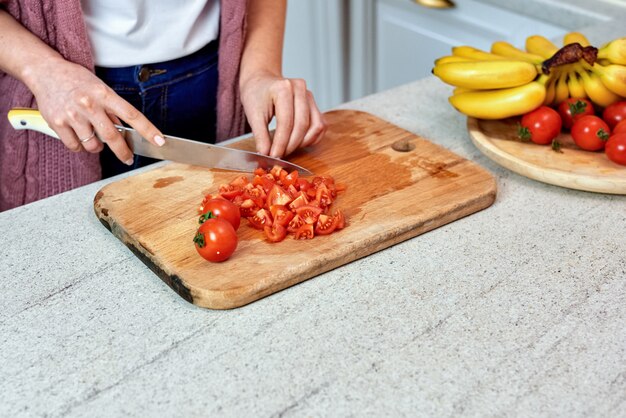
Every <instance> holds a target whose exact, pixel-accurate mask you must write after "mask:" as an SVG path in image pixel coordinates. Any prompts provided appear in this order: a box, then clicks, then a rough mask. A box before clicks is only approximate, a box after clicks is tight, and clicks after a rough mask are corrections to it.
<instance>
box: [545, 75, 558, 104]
mask: <svg viewBox="0 0 626 418" xmlns="http://www.w3.org/2000/svg"><path fill="white" fill-rule="evenodd" d="M557 80H558V79H557V77H556V76H555V73H552V74H550V76H549V78H548V80H547V81H546V96H545V97H544V99H543V104H544V105H546V106H552V104H553V103H554V98H555V97H556V82H557Z"/></svg>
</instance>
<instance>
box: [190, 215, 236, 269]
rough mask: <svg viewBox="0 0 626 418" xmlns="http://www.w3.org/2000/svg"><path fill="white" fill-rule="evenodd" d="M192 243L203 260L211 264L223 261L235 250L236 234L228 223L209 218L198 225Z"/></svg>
mask: <svg viewBox="0 0 626 418" xmlns="http://www.w3.org/2000/svg"><path fill="white" fill-rule="evenodd" d="M193 242H194V244H195V247H196V251H198V254H200V255H201V256H202V257H203V258H205V259H207V260H209V261H213V262H219V261H225V260H228V259H229V258H230V256H231V255H232V254H233V252H235V249H236V248H237V233H236V232H235V228H233V226H232V225H231V224H230V223H229V222H228V221H225V220H223V219H220V218H210V219H207V220H206V221H205V222H204V223H203V224H202V225H200V228H198V231H197V232H196V235H195V236H194V238H193Z"/></svg>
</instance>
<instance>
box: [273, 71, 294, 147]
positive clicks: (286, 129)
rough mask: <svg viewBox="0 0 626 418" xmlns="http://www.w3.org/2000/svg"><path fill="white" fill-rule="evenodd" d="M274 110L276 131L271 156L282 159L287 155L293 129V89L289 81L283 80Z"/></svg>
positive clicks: (277, 93)
mask: <svg viewBox="0 0 626 418" xmlns="http://www.w3.org/2000/svg"><path fill="white" fill-rule="evenodd" d="M275 97H276V98H275V101H274V109H275V114H276V131H275V132H274V140H273V141H272V148H271V149H270V156H271V157H274V158H281V157H282V156H283V155H285V150H286V149H287V144H288V143H289V137H290V136H291V130H292V129H293V112H294V109H293V99H294V97H293V88H292V86H291V82H290V81H289V80H282V81H281V82H280V84H279V87H278V88H277V91H276V96H275Z"/></svg>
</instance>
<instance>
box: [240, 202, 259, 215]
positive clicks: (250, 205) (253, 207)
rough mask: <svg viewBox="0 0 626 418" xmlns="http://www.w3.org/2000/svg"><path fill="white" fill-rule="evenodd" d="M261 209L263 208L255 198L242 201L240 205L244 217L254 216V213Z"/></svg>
mask: <svg viewBox="0 0 626 418" xmlns="http://www.w3.org/2000/svg"><path fill="white" fill-rule="evenodd" d="M259 209H261V208H260V207H259V206H258V205H257V204H256V203H254V200H252V199H246V200H244V201H243V202H241V206H239V213H240V214H241V216H243V217H244V218H249V217H250V216H254V214H255V213H257V211H258V210H259Z"/></svg>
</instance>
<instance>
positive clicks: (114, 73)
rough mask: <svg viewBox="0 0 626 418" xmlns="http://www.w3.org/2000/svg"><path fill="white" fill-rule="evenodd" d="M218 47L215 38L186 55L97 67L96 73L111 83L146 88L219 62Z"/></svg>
mask: <svg viewBox="0 0 626 418" xmlns="http://www.w3.org/2000/svg"><path fill="white" fill-rule="evenodd" d="M217 47H218V41H217V40H215V41H212V42H210V43H209V44H207V45H206V46H204V47H203V48H202V49H200V50H199V51H196V52H194V53H193V54H190V55H187V56H185V57H181V58H176V59H173V60H169V61H163V62H157V63H150V64H141V65H131V66H128V67H96V74H97V75H98V76H99V77H100V78H102V79H103V80H105V81H106V82H107V83H108V84H109V85H111V84H118V85H120V84H122V85H134V86H138V87H140V88H143V89H146V88H149V87H151V86H154V85H156V84H160V83H162V82H163V81H164V80H167V81H171V80H173V79H177V78H180V77H184V76H186V75H187V74H189V73H193V72H195V71H197V69H198V68H200V67H202V66H205V65H207V64H210V63H211V61H213V60H214V61H215V62H216V63H217Z"/></svg>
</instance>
